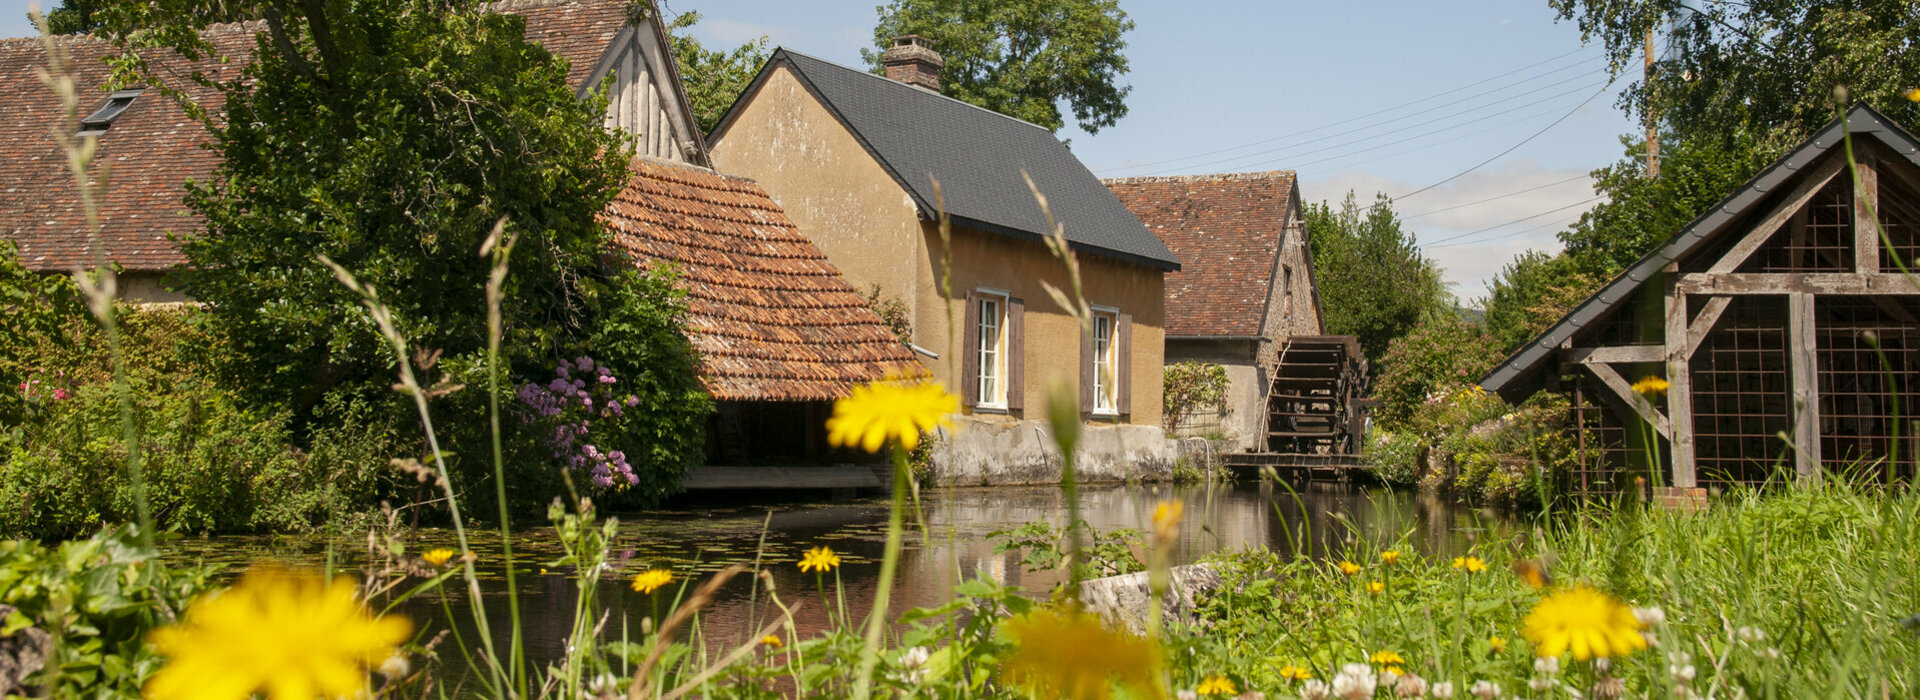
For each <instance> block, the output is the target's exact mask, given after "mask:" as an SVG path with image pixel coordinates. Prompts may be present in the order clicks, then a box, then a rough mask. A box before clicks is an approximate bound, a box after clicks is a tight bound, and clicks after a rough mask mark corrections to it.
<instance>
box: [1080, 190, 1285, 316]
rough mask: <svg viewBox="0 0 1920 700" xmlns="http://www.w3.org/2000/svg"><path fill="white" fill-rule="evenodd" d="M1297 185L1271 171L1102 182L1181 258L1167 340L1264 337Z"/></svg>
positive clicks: (1170, 287) (1170, 288)
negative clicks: (1264, 326)
mask: <svg viewBox="0 0 1920 700" xmlns="http://www.w3.org/2000/svg"><path fill="white" fill-rule="evenodd" d="M1294 180H1295V178H1294V174H1293V172H1292V171H1287V170H1274V171H1268V172H1258V173H1226V174H1217V175H1181V176H1175V177H1129V178H1116V179H1111V180H1105V181H1103V182H1105V183H1106V186H1107V189H1109V190H1111V191H1112V192H1113V194H1114V196H1115V197H1118V198H1119V199H1120V201H1121V203H1123V204H1125V205H1126V206H1127V208H1128V209H1130V210H1132V211H1133V213H1134V215H1135V216H1138V217H1139V218H1140V221H1141V223H1144V224H1146V226H1147V229H1148V230H1150V231H1152V232H1153V235H1155V236H1158V237H1160V240H1161V241H1163V242H1165V243H1166V244H1167V248H1169V249H1171V250H1172V251H1173V254H1174V255H1177V256H1179V257H1180V261H1181V267H1180V269H1179V270H1177V271H1174V272H1169V273H1167V276H1166V290H1167V326H1166V332H1167V335H1168V336H1240V337H1249V336H1257V335H1262V334H1263V331H1264V330H1265V329H1264V328H1262V327H1261V326H1262V325H1263V323H1264V322H1265V320H1266V318H1267V303H1268V300H1269V299H1271V298H1272V294H1273V286H1274V280H1273V274H1274V270H1275V269H1276V266H1277V265H1278V264H1279V258H1280V251H1281V249H1282V245H1283V244H1284V243H1285V236H1286V228H1287V219H1288V217H1289V216H1290V215H1291V213H1292V212H1291V209H1292V203H1293V188H1294Z"/></svg>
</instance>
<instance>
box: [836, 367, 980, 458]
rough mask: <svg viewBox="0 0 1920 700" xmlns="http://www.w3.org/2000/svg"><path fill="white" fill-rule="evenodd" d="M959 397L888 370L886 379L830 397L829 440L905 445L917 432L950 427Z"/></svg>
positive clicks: (872, 448) (875, 446)
mask: <svg viewBox="0 0 1920 700" xmlns="http://www.w3.org/2000/svg"><path fill="white" fill-rule="evenodd" d="M959 411H960V398H959V397H957V396H954V395H953V394H949V393H947V389H946V387H943V386H941V385H940V384H939V383H938V382H930V381H926V380H921V379H909V378H907V377H904V376H902V375H898V374H889V375H887V378H886V379H883V380H881V381H877V382H874V383H871V384H865V385H861V386H857V387H854V389H853V393H852V394H850V395H848V396H847V397H846V398H843V399H840V400H839V401H835V402H833V417H831V418H828V419H827V441H828V442H831V443H833V444H834V446H836V447H852V446H855V445H858V446H860V449H863V450H866V451H868V452H879V451H880V448H881V447H884V446H885V445H886V444H887V441H889V440H898V441H899V442H900V446H901V447H902V448H905V449H909V450H911V449H913V447H914V446H915V445H918V444H919V443H920V433H921V432H923V431H928V430H933V429H934V428H937V427H941V426H945V427H947V428H952V427H953V418H952V416H953V414H955V413H958V412H959Z"/></svg>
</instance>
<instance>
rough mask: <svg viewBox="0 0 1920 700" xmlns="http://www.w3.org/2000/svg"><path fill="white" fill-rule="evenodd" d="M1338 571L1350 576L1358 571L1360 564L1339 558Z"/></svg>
mask: <svg viewBox="0 0 1920 700" xmlns="http://www.w3.org/2000/svg"><path fill="white" fill-rule="evenodd" d="M1340 573H1343V574H1346V575H1348V576H1352V575H1354V574H1357V573H1360V565H1359V564H1355V563H1353V562H1350V561H1347V560H1345V559H1342V560H1340Z"/></svg>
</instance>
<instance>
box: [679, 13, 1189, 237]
mask: <svg viewBox="0 0 1920 700" xmlns="http://www.w3.org/2000/svg"><path fill="white" fill-rule="evenodd" d="M779 65H789V66H792V67H793V69H794V71H795V72H796V73H797V74H798V75H799V77H800V79H801V80H802V81H803V82H805V83H806V85H807V88H808V89H809V90H811V91H812V92H813V94H814V95H816V96H817V97H818V98H819V99H820V101H821V102H822V103H823V104H825V105H826V107H827V109H828V110H830V111H832V112H833V114H834V116H835V117H836V118H838V119H839V120H840V122H841V123H842V124H843V125H845V126H846V128H847V130H848V131H850V132H852V133H853V135H854V137H855V138H857V139H859V140H860V142H861V143H862V144H863V145H865V146H866V148H867V150H868V151H869V152H870V153H872V154H873V157H874V159H876V160H878V161H879V162H880V164H881V166H882V167H884V168H886V169H887V171H888V172H890V173H892V174H893V176H894V179H895V180H896V181H897V182H898V183H899V184H900V187H901V189H904V190H906V191H907V194H908V196H910V197H912V198H913V201H914V203H915V205H916V206H917V207H919V209H920V214H921V216H923V217H926V218H928V219H932V218H934V217H936V216H938V215H939V211H938V208H937V205H936V198H935V197H934V192H933V179H935V178H937V179H939V181H940V194H941V196H942V198H944V201H945V206H946V213H947V214H948V215H950V216H951V217H952V218H953V220H954V222H955V223H958V224H961V225H963V226H967V227H969V228H975V229H980V230H984V231H991V232H994V233H999V234H1005V235H1009V236H1013V237H1016V238H1026V239H1030V240H1038V239H1039V237H1040V236H1043V235H1045V234H1046V233H1047V232H1048V228H1047V220H1046V216H1045V214H1043V213H1042V212H1041V209H1040V206H1039V204H1037V203H1036V202H1035V201H1034V198H1033V192H1032V190H1029V189H1028V188H1027V182H1026V180H1025V179H1024V178H1022V177H1021V173H1023V172H1024V173H1027V174H1028V175H1031V176H1032V177H1033V181H1034V183H1035V184H1036V185H1038V186H1039V188H1040V191H1041V192H1042V193H1043V194H1045V195H1046V196H1047V204H1048V206H1049V207H1051V208H1052V210H1053V214H1054V218H1055V219H1056V220H1057V221H1059V222H1060V224H1061V225H1062V226H1064V227H1065V232H1066V236H1067V240H1068V241H1070V242H1072V243H1073V245H1074V246H1075V247H1076V248H1080V249H1083V250H1087V251H1088V252H1090V253H1094V254H1098V255H1104V256H1107V257H1112V258H1118V259H1122V260H1127V261H1130V262H1136V263H1140V264H1143V265H1150V266H1153V267H1157V268H1161V269H1164V270H1177V269H1179V268H1180V260H1179V259H1178V258H1176V257H1174V255H1173V253H1170V252H1168V251H1167V247H1166V246H1165V245H1162V244H1161V243H1160V241H1159V240H1157V239H1155V238H1154V237H1153V234H1151V233H1148V232H1147V230H1146V229H1145V228H1143V227H1141V226H1140V221H1139V220H1138V219H1135V218H1134V217H1133V215H1132V214H1129V213H1127V208H1126V207H1124V206H1121V205H1120V203H1119V202H1117V201H1114V198H1113V195H1111V194H1108V193H1107V190H1106V188H1104V187H1101V186H1100V179H1099V178H1097V177H1094V175H1093V172H1092V171H1089V170H1087V166H1086V165H1085V164H1082V163H1081V162H1080V159H1079V158H1076V157H1074V155H1073V152H1071V151H1068V150H1067V146H1066V144H1063V143H1061V142H1060V139H1059V138H1056V137H1055V136H1054V135H1053V132H1051V131H1048V130H1046V129H1045V128H1042V127H1040V126H1037V125H1034V124H1032V123H1029V122H1024V121H1021V120H1018V119H1014V118H1013V117H1009V116H1006V115H1004V114H999V113H997V112H992V111H988V110H986V109H982V108H980V107H977V106H974V105H972V104H968V103H966V102H962V101H960V100H956V99H953V98H951V97H947V96H945V95H941V94H939V93H936V92H932V91H929V90H926V89H923V88H918V87H914V86H911V85H907V84H905V83H900V82H895V81H893V80H889V79H887V78H883V77H880V76H877V75H874V74H872V73H868V72H866V71H861V70H855V69H852V68H848V67H846V66H842V65H838V64H834V63H829V62H826V61H822V60H820V59H817V58H813V57H811V56H808V55H806V54H801V53H795V52H793V51H788V50H786V49H779V50H777V51H775V52H774V54H773V56H772V57H771V58H769V59H768V60H767V64H766V65H765V66H763V67H761V69H760V74H759V76H757V77H756V78H755V79H754V80H755V83H754V85H753V86H749V87H748V88H747V95H748V96H749V98H750V96H751V95H752V94H753V91H754V90H755V89H756V88H757V86H758V85H760V84H761V83H764V81H765V80H766V79H767V76H768V75H769V74H770V73H771V72H772V71H773V70H774V69H775V67H776V66H779ZM747 102H748V100H747V99H743V100H741V101H739V102H736V103H734V106H733V109H732V110H731V111H729V112H728V114H727V116H725V117H722V118H721V120H720V124H719V126H716V127H715V128H714V135H715V136H714V138H713V139H711V140H719V139H722V138H725V133H726V130H727V127H728V125H729V123H730V122H731V120H732V119H733V118H734V116H735V115H737V114H739V113H741V112H742V111H743V110H744V109H745V107H746V104H747ZM788 155H791V154H780V157H787V156H788Z"/></svg>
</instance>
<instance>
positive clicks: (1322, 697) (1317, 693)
mask: <svg viewBox="0 0 1920 700" xmlns="http://www.w3.org/2000/svg"><path fill="white" fill-rule="evenodd" d="M1332 692H1333V689H1332V688H1329V687H1327V682H1326V681H1323V680H1320V679H1318V678H1309V679H1307V680H1306V682H1304V683H1301V684H1300V700H1327V696H1328V695H1329V694H1331V693H1332Z"/></svg>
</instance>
